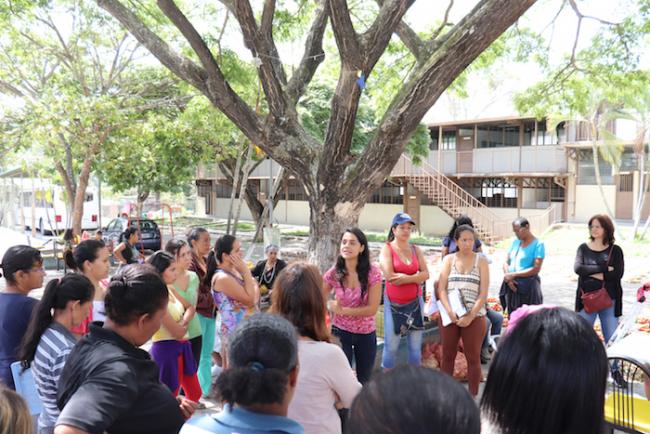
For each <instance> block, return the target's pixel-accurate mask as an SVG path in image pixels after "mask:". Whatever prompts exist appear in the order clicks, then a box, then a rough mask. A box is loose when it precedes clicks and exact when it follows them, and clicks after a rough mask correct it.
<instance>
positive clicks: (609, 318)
mask: <svg viewBox="0 0 650 434" xmlns="http://www.w3.org/2000/svg"><path fill="white" fill-rule="evenodd" d="M614 305H615V302H614V301H613V300H612V306H611V307H608V308H607V309H603V310H600V311H598V312H594V313H587V312H585V310H584V309H582V310H581V311H580V312H578V315H580V316H581V317H583V318H584V319H586V320H587V321H589V324H591V325H592V326H593V325H594V323H595V322H596V316H598V317H599V318H600V328H601V330H602V331H603V336H604V337H605V343H607V342H609V340H610V338H611V337H612V335H613V334H614V332H615V331H616V327H617V326H618V318H616V317H615V316H614Z"/></svg>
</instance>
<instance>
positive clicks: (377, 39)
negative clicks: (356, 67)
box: [361, 0, 415, 75]
mask: <svg viewBox="0 0 650 434" xmlns="http://www.w3.org/2000/svg"><path fill="white" fill-rule="evenodd" d="M414 1H415V0H385V1H384V2H383V4H382V5H381V8H380V9H379V14H378V15H377V18H376V19H375V21H374V22H373V23H372V25H371V26H370V28H369V29H368V30H367V31H366V32H365V33H364V34H363V36H362V39H361V40H362V45H363V51H364V59H363V60H364V62H363V70H364V71H365V72H366V75H368V74H369V73H370V71H372V68H373V67H374V66H375V64H376V63H377V61H378V60H379V58H380V57H381V55H382V54H383V52H384V50H386V46H387V45H388V43H389V42H390V38H391V37H392V36H393V32H394V31H395V29H396V28H397V26H398V24H399V23H400V22H401V21H402V17H403V16H404V14H405V13H406V11H407V10H408V9H409V7H411V5H412V4H413V3H414Z"/></svg>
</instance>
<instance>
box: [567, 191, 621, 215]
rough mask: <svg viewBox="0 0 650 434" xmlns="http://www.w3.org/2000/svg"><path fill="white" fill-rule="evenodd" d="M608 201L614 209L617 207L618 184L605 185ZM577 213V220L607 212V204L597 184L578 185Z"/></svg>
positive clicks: (576, 197)
mask: <svg viewBox="0 0 650 434" xmlns="http://www.w3.org/2000/svg"><path fill="white" fill-rule="evenodd" d="M603 190H604V192H605V197H606V198H607V203H608V204H609V206H610V207H611V209H612V210H615V209H616V186H615V185H603ZM575 201H576V202H575V215H574V216H573V219H574V220H576V221H588V220H589V218H590V217H591V216H593V215H594V214H602V213H604V212H605V205H604V203H603V200H602V198H601V196H600V192H599V191H598V186H597V185H580V184H578V185H576V196H575Z"/></svg>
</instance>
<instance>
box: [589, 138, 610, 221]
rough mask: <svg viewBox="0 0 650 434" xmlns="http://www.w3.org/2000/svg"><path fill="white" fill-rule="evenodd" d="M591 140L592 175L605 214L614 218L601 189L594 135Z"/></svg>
mask: <svg viewBox="0 0 650 434" xmlns="http://www.w3.org/2000/svg"><path fill="white" fill-rule="evenodd" d="M592 137H594V139H593V141H592V142H591V149H592V153H593V160H594V175H595V176H596V184H597V185H598V191H599V192H600V197H601V199H602V200H603V204H604V205H605V211H607V215H609V217H610V218H611V219H612V220H614V213H612V209H611V208H610V206H609V202H607V198H606V197H605V190H603V183H602V180H601V179H600V166H599V165H598V146H597V145H596V139H595V137H596V136H595V135H593V136H592Z"/></svg>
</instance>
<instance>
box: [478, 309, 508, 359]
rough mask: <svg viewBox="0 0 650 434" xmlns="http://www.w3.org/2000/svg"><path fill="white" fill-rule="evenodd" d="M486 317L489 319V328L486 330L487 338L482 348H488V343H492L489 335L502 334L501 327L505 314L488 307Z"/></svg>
mask: <svg viewBox="0 0 650 434" xmlns="http://www.w3.org/2000/svg"><path fill="white" fill-rule="evenodd" d="M485 317H486V319H487V329H486V330H485V338H484V339H483V345H482V346H481V349H483V348H485V349H487V347H488V345H489V344H490V340H489V339H488V337H489V336H490V335H492V336H494V335H500V334H501V327H502V326H503V315H501V314H500V313H499V312H495V311H493V310H492V309H487V308H486V315H485Z"/></svg>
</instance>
